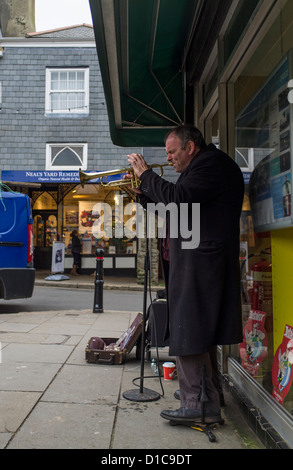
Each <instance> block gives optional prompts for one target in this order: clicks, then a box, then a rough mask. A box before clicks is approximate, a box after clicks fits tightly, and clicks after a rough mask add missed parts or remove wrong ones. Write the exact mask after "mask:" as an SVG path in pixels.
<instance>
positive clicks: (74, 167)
mask: <svg viewBox="0 0 293 470" xmlns="http://www.w3.org/2000/svg"><path fill="white" fill-rule="evenodd" d="M54 147H62V150H64V149H66V148H70V149H72V150H74V147H83V155H82V161H80V164H78V165H71V166H69V165H66V166H61V165H54V164H53V162H52V159H51V155H52V154H51V150H52V148H54ZM57 155H58V154H57ZM57 155H56V156H57ZM55 158H56V157H55ZM87 159H88V144H85V143H78V142H74V143H71V144H70V143H64V142H61V143H54V144H46V170H56V171H60V170H63V171H66V170H68V171H76V170H79V169H80V168H81V169H82V170H86V169H87Z"/></svg>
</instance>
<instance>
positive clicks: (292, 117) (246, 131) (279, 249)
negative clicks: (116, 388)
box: [224, 1, 293, 448]
mask: <svg viewBox="0 0 293 470" xmlns="http://www.w3.org/2000/svg"><path fill="white" fill-rule="evenodd" d="M292 33H293V5H292V2H290V1H289V2H283V4H282V5H281V4H279V8H277V9H276V10H275V11H274V12H273V11H272V12H271V14H270V16H269V17H268V18H266V21H265V19H264V20H263V22H262V23H261V24H260V34H259V37H258V38H255V40H254V42H253V43H251V47H250V49H248V52H249V54H247V56H246V59H245V60H244V61H243V62H242V63H239V64H238V70H237V68H236V69H235V71H234V76H233V78H231V79H230V80H227V86H228V90H229V92H228V97H227V102H228V108H227V109H228V113H229V114H230V116H229V117H228V120H229V121H230V122H229V126H230V132H229V133H230V144H231V148H233V147H234V148H235V159H236V161H237V163H238V164H239V166H240V167H241V168H242V170H243V172H244V175H245V182H246V186H245V187H246V194H245V201H244V205H243V212H242V217H241V241H240V253H241V255H240V268H241V284H242V316H243V343H242V344H240V345H235V346H233V347H231V348H230V349H229V351H225V353H224V355H225V361H224V363H225V367H224V370H225V372H226V373H227V376H228V377H229V380H232V381H233V382H234V389H237V390H238V393H239V396H241V395H243V396H244V397H245V399H244V401H245V400H246V401H245V402H246V404H247V403H248V405H247V412H248V411H249V410H250V412H251V416H252V417H250V418H249V419H250V420H251V423H252V424H253V426H254V428H255V429H256V430H257V431H258V432H259V434H260V435H261V436H262V437H264V441H265V442H266V443H267V444H268V447H271V446H273V444H272V441H273V440H274V441H275V442H277V443H278V444H279V446H280V447H282V446H285V447H286V445H287V446H289V447H291V448H292V447H293V437H292V436H293V432H292V431H293V387H292V386H291V385H292V378H293V375H292V366H293V313H292V304H293V297H292V295H293V294H292V278H293V271H292V258H293V216H292V207H291V203H292V195H291V186H292V164H293V160H292V155H293V152H292V150H293V147H292V143H293V135H292V130H293V108H292V103H293V100H292V97H291V95H290V93H291V88H292V86H291V87H290V84H291V85H293V83H292V81H291V80H292V78H293V62H292V60H293V55H292V54H293V39H292V38H293V34H292ZM254 34H255V32H254ZM231 116H234V122H233V121H232V119H231ZM231 135H232V137H231ZM242 406H243V405H242ZM244 408H245V406H244Z"/></svg>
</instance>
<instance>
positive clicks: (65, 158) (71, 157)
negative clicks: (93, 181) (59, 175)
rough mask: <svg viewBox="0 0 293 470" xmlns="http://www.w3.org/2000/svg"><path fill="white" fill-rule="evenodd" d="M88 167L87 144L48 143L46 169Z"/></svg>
mask: <svg viewBox="0 0 293 470" xmlns="http://www.w3.org/2000/svg"><path fill="white" fill-rule="evenodd" d="M79 168H81V169H82V170H85V169H86V168H87V144H47V146H46V170H54V169H55V170H78V169H79Z"/></svg>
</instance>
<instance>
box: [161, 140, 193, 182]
mask: <svg viewBox="0 0 293 470" xmlns="http://www.w3.org/2000/svg"><path fill="white" fill-rule="evenodd" d="M182 147H183V145H182V142H181V140H180V139H179V138H178V137H177V136H176V135H175V134H170V135H169V137H168V138H167V140H166V152H167V161H168V162H169V163H172V165H173V167H174V170H175V171H176V172H177V173H183V172H184V171H185V170H186V168H187V167H188V166H189V164H190V162H191V160H193V158H194V156H195V155H196V153H197V152H198V151H199V149H197V147H195V146H194V143H193V142H192V141H189V142H188V143H187V145H186V148H185V149H184V150H183V149H182Z"/></svg>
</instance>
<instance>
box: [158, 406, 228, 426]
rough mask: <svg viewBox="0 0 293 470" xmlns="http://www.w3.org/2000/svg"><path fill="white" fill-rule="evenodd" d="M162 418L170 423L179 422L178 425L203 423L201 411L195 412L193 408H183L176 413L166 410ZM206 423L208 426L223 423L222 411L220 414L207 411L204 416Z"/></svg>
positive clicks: (162, 413)
mask: <svg viewBox="0 0 293 470" xmlns="http://www.w3.org/2000/svg"><path fill="white" fill-rule="evenodd" d="M161 417H162V418H164V419H168V420H170V421H174V422H178V423H201V422H202V415H201V411H200V410H195V409H193V408H184V407H181V408H179V409H178V410H175V411H172V410H164V411H162V412H161ZM204 422H205V423H207V424H211V423H221V422H222V418H221V413H220V410H219V411H218V412H214V411H208V410H206V411H205V414H204Z"/></svg>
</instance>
